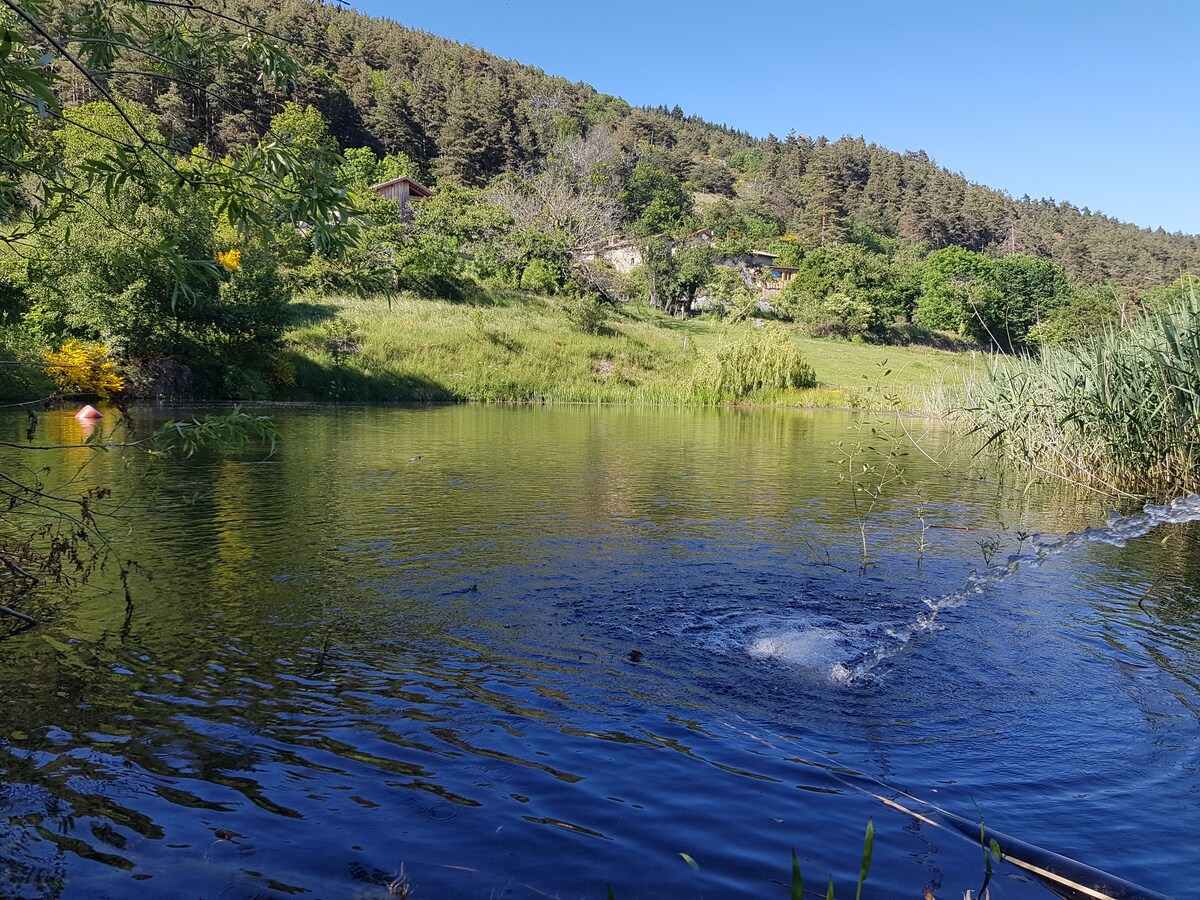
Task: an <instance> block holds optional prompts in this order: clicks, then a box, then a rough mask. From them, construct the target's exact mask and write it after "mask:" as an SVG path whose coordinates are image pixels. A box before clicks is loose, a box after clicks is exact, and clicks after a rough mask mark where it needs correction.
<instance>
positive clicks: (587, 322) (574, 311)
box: [566, 296, 609, 334]
mask: <svg viewBox="0 0 1200 900" xmlns="http://www.w3.org/2000/svg"><path fill="white" fill-rule="evenodd" d="M608 312H609V307H608V304H607V303H605V302H604V301H602V300H600V299H599V298H598V297H595V296H587V297H577V298H573V299H572V300H571V301H570V302H569V303H568V305H567V306H566V313H567V318H569V319H570V320H571V324H573V325H574V326H575V327H576V328H578V329H579V330H580V331H582V332H583V333H584V334H599V333H600V330H601V329H602V328H604V323H605V322H607V321H608Z"/></svg>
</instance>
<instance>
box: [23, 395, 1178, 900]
mask: <svg viewBox="0 0 1200 900" xmlns="http://www.w3.org/2000/svg"><path fill="white" fill-rule="evenodd" d="M277 419H278V421H279V425H280V427H281V429H282V430H283V432H284V434H285V441H284V442H283V443H282V444H281V445H280V448H279V451H278V452H277V454H276V456H275V457H273V458H272V459H271V460H268V461H265V462H264V461H262V460H260V459H257V458H255V457H254V456H252V455H250V454H247V455H245V456H244V457H236V456H235V457H220V458H218V457H209V458H204V459H194V460H189V461H187V462H181V463H175V464H171V465H170V466H169V467H167V469H166V471H165V473H159V474H157V475H155V474H153V473H150V474H149V475H148V473H146V472H145V471H144V469H143V468H142V467H141V465H140V464H130V463H129V462H128V461H127V460H125V459H123V458H121V457H120V455H118V454H103V455H98V456H94V458H90V459H89V451H68V452H66V453H64V454H63V458H61V459H58V460H56V461H55V467H56V471H58V470H62V471H67V470H72V471H73V467H77V466H79V465H81V464H84V463H85V462H86V463H87V469H86V470H85V471H86V477H87V478H91V479H94V480H95V481H96V482H97V483H104V484H112V485H113V486H114V487H115V488H116V489H117V496H118V497H119V498H121V500H123V501H125V502H126V503H127V504H128V505H127V506H126V507H125V508H124V509H123V510H122V511H121V513H120V518H119V520H118V521H116V522H114V523H112V524H111V525H110V526H108V527H109V531H110V533H112V534H114V537H115V538H116V539H117V540H118V541H119V545H120V552H121V553H122V555H123V556H124V555H125V554H127V553H132V555H134V556H136V557H137V559H138V560H139V561H140V562H141V563H142V565H143V566H144V567H145V568H146V569H147V571H148V572H150V573H151V574H152V580H151V581H149V582H148V583H145V584H141V585H139V587H138V590H137V600H136V603H135V606H134V608H133V610H132V614H131V615H130V616H129V617H128V619H126V610H125V607H124V603H123V601H122V600H120V599H118V597H119V595H106V594H103V593H99V594H97V593H85V594H78V595H76V596H72V597H57V598H55V597H46V598H44V602H45V603H46V608H47V611H53V615H52V618H51V620H50V623H49V624H47V625H45V626H43V627H41V628H39V629H36V630H33V631H29V632H25V633H22V634H20V635H17V636H15V637H12V638H10V639H8V640H6V641H4V642H3V643H0V653H2V654H3V656H2V662H0V691H2V692H3V697H4V703H3V704H2V705H0V717H2V718H0V767H2V768H3V770H4V773H5V777H4V779H3V782H2V783H0V807H2V808H3V818H2V819H0V896H5V897H7V896H13V897H43V896H64V897H94V896H124V895H128V894H131V893H133V892H135V891H139V890H146V891H150V892H151V894H152V895H158V896H175V895H179V896H206V897H211V896H222V897H242V896H244V897H260V896H285V895H292V894H305V895H307V896H318V897H341V896H360V897H370V896H380V897H382V896H388V893H389V891H393V892H394V891H395V890H397V887H396V886H397V885H398V884H399V882H400V879H402V878H404V879H407V880H408V881H409V882H410V883H411V884H412V886H413V888H414V889H415V890H416V892H417V896H427V897H440V896H454V897H475V896H478V897H492V896H501V895H503V896H543V895H550V896H563V897H574V896H578V897H604V896H606V895H607V891H608V889H609V886H611V888H612V890H613V893H614V894H615V896H617V897H620V898H625V897H638V896H643V897H661V896H711V897H727V896H753V897H761V896H787V885H788V883H789V880H790V860H791V851H792V849H793V848H794V849H795V850H796V852H797V856H798V858H799V860H800V863H801V865H802V867H803V869H804V871H805V874H806V877H808V878H809V880H810V881H812V883H818V882H823V881H824V879H825V877H826V875H827V874H828V873H832V874H833V875H834V878H835V880H836V881H837V883H838V885H839V886H840V891H839V895H840V894H841V893H845V892H846V891H848V890H850V889H852V885H853V883H854V881H855V879H856V877H857V869H858V862H859V852H860V849H861V840H862V832H863V829H864V827H865V824H866V821H867V820H868V819H872V818H873V819H874V820H875V823H876V834H877V840H876V847H875V865H874V869H873V873H872V876H871V879H870V880H869V881H868V885H869V886H870V889H871V890H870V893H871V896H873V897H875V896H878V897H889V896H896V897H900V896H903V897H911V896H919V895H920V891H921V889H922V887H923V886H925V885H929V886H930V887H931V889H932V890H933V891H934V892H935V893H936V894H937V896H946V897H959V896H962V893H963V891H964V890H966V889H968V888H970V889H972V890H974V889H977V888H978V884H979V882H980V881H981V878H982V860H981V858H980V851H979V848H978V847H972V846H971V845H970V843H969V842H968V841H965V840H959V839H957V838H954V837H953V836H949V835H947V834H945V833H941V832H939V831H937V830H935V829H931V828H929V827H928V826H926V825H924V824H923V823H921V822H920V821H919V820H915V819H913V818H911V817H907V816H905V815H903V814H901V813H899V812H896V811H894V810H889V809H888V808H886V807H883V806H881V805H880V804H879V803H877V802H876V801H875V800H874V799H872V798H871V797H870V796H868V794H867V793H864V792H862V791H858V790H855V789H853V786H852V785H850V786H848V785H849V783H848V782H847V781H846V779H845V778H844V777H843V776H842V774H841V773H842V772H845V771H851V772H859V773H862V774H863V775H865V776H868V777H869V778H873V779H879V780H881V781H883V782H886V783H887V784H890V785H894V786H895V787H897V788H900V789H903V790H905V791H908V792H910V793H912V794H915V795H917V796H921V797H925V798H926V799H929V800H932V801H934V802H936V803H937V805H939V806H942V807H944V808H947V809H952V810H955V811H957V812H959V813H961V814H963V815H965V816H967V817H970V818H975V817H977V816H978V814H979V812H982V813H983V815H984V816H985V817H986V819H987V822H988V823H989V825H991V826H993V827H995V828H998V829H1000V830H1002V831H1005V832H1008V833H1010V834H1012V835H1015V836H1019V837H1022V838H1024V839H1025V840H1028V841H1030V842H1033V843H1037V844H1040V845H1042V846H1045V847H1049V848H1050V849H1053V850H1055V851H1058V852H1060V853H1064V854H1066V855H1068V856H1073V857H1076V858H1079V859H1082V860H1084V861H1086V862H1088V863H1090V864H1092V865H1095V866H1098V867H1100V868H1106V869H1109V870H1111V871H1113V872H1115V873H1117V874H1119V875H1122V876H1124V877H1126V878H1130V879H1132V880H1135V881H1139V882H1142V883H1144V884H1146V885H1147V886H1150V887H1153V888H1157V889H1159V890H1165V891H1167V892H1169V893H1172V894H1173V895H1175V896H1188V891H1190V890H1192V888H1191V887H1190V886H1189V885H1187V884H1179V883H1177V879H1176V878H1175V876H1174V875H1173V872H1176V871H1178V869H1179V867H1180V866H1181V865H1182V863H1183V862H1184V861H1185V857H1186V856H1188V855H1189V854H1188V852H1187V850H1186V848H1187V847H1188V846H1189V842H1190V839H1191V835H1192V834H1193V833H1194V832H1195V830H1196V828H1197V827H1198V826H1200V808H1198V807H1200V768H1198V763H1200V753H1198V751H1197V746H1198V744H1200V742H1198V741H1197V736H1198V735H1197V732H1198V724H1200V717H1198V715H1197V713H1198V705H1197V686H1198V685H1197V681H1198V679H1200V662H1198V661H1197V657H1196V654H1195V645H1196V638H1197V634H1198V627H1200V621H1198V615H1200V613H1198V612H1197V610H1198V608H1200V607H1198V606H1197V604H1196V602H1195V592H1196V585H1197V584H1198V583H1200V571H1197V568H1196V567H1197V563H1196V560H1197V559H1200V555H1198V554H1197V553H1196V552H1195V551H1196V549H1197V548H1196V547H1195V546H1194V545H1195V543H1196V542H1197V541H1198V540H1200V538H1198V537H1197V534H1198V533H1200V532H1197V531H1196V530H1195V529H1194V528H1190V527H1188V526H1180V525H1168V526H1163V527H1162V528H1159V529H1157V530H1156V531H1154V532H1153V535H1152V536H1150V537H1147V538H1143V539H1140V540H1133V541H1131V542H1129V543H1128V545H1127V546H1125V547H1111V546H1107V545H1103V544H1096V543H1087V542H1081V543H1080V544H1079V545H1078V546H1077V547H1074V548H1073V549H1072V550H1071V552H1070V553H1067V554H1063V555H1061V556H1058V557H1056V558H1054V559H1047V560H1046V562H1045V564H1044V565H1042V566H1041V567H1039V568H1036V569H1026V568H1022V569H1020V570H1019V571H1016V572H1014V573H1012V574H1011V575H1010V576H1009V577H1007V578H1005V579H1003V580H997V581H995V582H994V583H989V584H987V585H985V586H984V589H983V590H982V592H979V593H974V594H972V595H971V596H970V597H969V598H964V599H968V600H969V602H967V603H966V604H965V605H963V606H959V607H957V608H946V609H945V611H944V612H942V614H941V617H940V619H939V625H941V626H942V628H941V630H940V631H937V632H934V633H924V634H915V633H914V634H913V635H911V637H912V639H911V640H910V641H908V642H906V643H905V644H904V645H903V646H902V647H900V648H899V649H898V652H895V653H894V654H893V655H889V656H888V657H887V658H886V659H884V660H883V661H882V662H881V663H880V664H879V665H878V666H877V667H875V668H874V669H873V670H872V672H871V677H870V678H868V679H862V680H860V681H850V682H848V683H839V682H837V681H836V680H831V679H830V678H829V677H828V676H829V673H830V672H831V671H835V670H836V669H837V667H838V666H839V665H842V666H846V665H850V664H852V663H853V662H854V661H855V660H859V659H862V658H864V657H865V656H867V655H869V654H871V653H872V652H873V650H874V649H875V648H878V647H882V646H889V647H894V644H895V642H894V640H892V639H891V638H889V631H890V632H892V633H895V632H896V631H897V630H898V629H903V628H904V627H906V626H907V625H909V624H910V623H912V622H913V621H914V620H915V617H916V616H918V615H919V614H921V613H922V611H924V610H927V609H928V605H927V602H926V599H927V598H937V597H944V596H946V595H948V594H950V593H952V592H954V591H956V590H958V589H960V588H961V587H962V586H963V585H965V584H967V579H968V576H969V574H970V573H971V571H972V570H983V569H985V568H986V565H987V563H988V561H989V559H998V560H1003V559H1005V558H1006V557H1007V556H1008V555H1009V554H1011V553H1015V552H1018V550H1022V549H1023V550H1025V551H1028V550H1029V548H1030V546H1031V544H1030V543H1029V540H1030V539H1029V538H1027V537H1024V535H1025V533H1031V534H1032V533H1041V534H1043V535H1047V536H1048V537H1044V538H1042V540H1044V541H1051V540H1053V539H1054V538H1053V535H1055V534H1065V533H1066V532H1068V531H1078V530H1080V529H1083V528H1085V527H1087V526H1088V525H1095V524H1097V523H1100V522H1102V521H1103V519H1104V512H1105V511H1104V510H1103V509H1102V508H1100V507H1098V506H1096V505H1095V501H1087V500H1083V501H1081V500H1080V499H1079V498H1077V497H1072V496H1070V495H1068V494H1064V493H1062V492H1057V493H1052V492H1049V491H1047V492H1044V493H1039V492H1038V491H1036V490H1034V491H1024V490H1020V489H1018V488H1017V487H1016V486H1013V487H1011V488H1010V487H1009V486H1008V485H1006V484H1005V483H1004V482H1003V481H1002V480H1000V479H999V478H998V476H995V475H994V474H993V473H987V472H984V471H980V470H978V469H972V468H970V467H969V464H967V463H964V462H963V461H962V460H954V459H953V453H954V451H955V449H956V448H955V443H954V441H953V439H952V438H951V437H950V436H949V435H946V434H943V433H941V432H939V431H936V430H935V431H933V432H932V433H930V434H927V435H926V437H925V439H924V441H923V448H924V449H925V450H926V452H928V453H929V454H930V456H932V457H934V458H935V459H937V460H938V461H939V462H940V463H941V464H943V465H946V464H951V465H952V466H953V468H952V470H951V471H945V470H943V469H942V468H940V467H939V466H937V465H935V464H934V463H933V462H932V461H931V460H929V459H926V458H925V457H924V456H922V455H920V454H915V453H914V454H910V456H909V457H908V458H907V459H906V460H905V466H906V473H905V474H906V482H905V483H904V484H899V485H896V486H895V487H893V488H891V489H889V491H888V492H887V493H885V495H884V498H883V502H881V503H880V504H879V505H878V506H877V508H876V509H875V510H874V511H873V512H872V515H871V517H870V520H869V521H867V522H866V523H865V525H866V529H867V536H868V550H869V553H868V558H867V559H866V561H865V563H866V564H865V565H864V560H863V558H862V554H861V543H860V531H859V524H860V523H859V522H857V521H856V520H855V519H854V514H853V506H852V503H851V498H850V496H849V494H848V488H847V486H846V485H844V484H842V485H839V484H838V481H837V476H838V467H837V465H836V463H835V462H834V461H833V460H834V459H835V456H836V454H835V452H834V451H833V443H834V442H835V441H837V440H846V439H847V434H848V432H847V428H848V426H849V425H850V423H851V419H850V417H849V416H848V415H846V414H840V413H814V412H807V411H792V410H785V411H758V412H746V411H736V410H725V411H694V410H682V411H681V410H630V409H590V408H567V409H531V408H513V409H510V408H486V407H484V408H481V407H454V408H433V409H344V410H309V409H284V410H281V411H279V412H278V415H277ZM49 425H50V427H51V429H54V428H61V429H64V430H65V429H68V428H70V427H72V426H71V424H70V422H69V420H68V419H66V417H62V418H61V419H53V420H52V421H51V422H50V423H49ZM1023 537H1024V539H1023ZM889 641H890V642H891V643H889ZM681 853H686V854H688V856H689V857H690V858H692V859H694V860H695V861H696V862H697V863H698V865H699V869H698V870H697V869H693V868H692V867H691V866H689V865H688V864H687V863H686V862H685V861H684V860H683V859H682V857H681V856H680V854H681ZM998 868H1001V867H998ZM1002 868H1003V870H1002V871H998V873H997V880H996V881H994V882H993V895H994V896H997V897H1004V896H1008V897H1021V896H1031V897H1036V896H1047V894H1046V893H1045V891H1044V889H1043V888H1041V887H1040V886H1038V885H1037V884H1035V883H1034V882H1032V881H1030V880H1029V879H1028V876H1026V875H1023V874H1022V873H1021V872H1020V871H1019V870H1017V869H1015V868H1013V867H1011V866H1009V867H1002ZM139 882H144V884H139Z"/></svg>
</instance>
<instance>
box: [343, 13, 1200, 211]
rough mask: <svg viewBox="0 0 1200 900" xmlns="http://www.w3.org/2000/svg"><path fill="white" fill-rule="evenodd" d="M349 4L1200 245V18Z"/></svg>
mask: <svg viewBox="0 0 1200 900" xmlns="http://www.w3.org/2000/svg"><path fill="white" fill-rule="evenodd" d="M351 2H352V4H353V5H354V6H355V7H356V8H358V9H359V10H361V11H363V12H366V13H370V14H371V15H376V16H386V17H388V18H392V19H395V20H397V21H399V22H401V23H403V24H405V25H408V26H411V27H414V28H420V29H422V30H425V31H430V32H433V33H435V34H439V35H442V36H444V37H447V38H450V39H452V40H456V41H461V42H464V43H468V44H472V45H474V46H476V47H481V48H483V49H486V50H489V51H491V52H493V53H495V54H497V55H499V56H504V57H509V58H512V59H516V60H518V61H520V62H523V63H527V64H529V65H533V66H537V67H539V68H541V69H543V70H544V71H546V72H547V73H549V74H552V75H561V76H563V77H565V78H569V79H570V80H572V81H585V82H588V83H589V84H592V85H593V86H595V87H596V88H597V89H598V90H600V91H603V92H605V93H609V94H615V95H617V96H620V97H624V98H625V99H626V100H628V101H629V102H630V103H632V104H634V105H635V106H640V105H651V106H657V105H659V104H666V105H667V106H674V105H676V104H678V105H679V106H681V107H682V108H683V110H684V112H686V113H688V114H693V115H699V116H702V117H704V118H705V119H708V120H710V121H714V122H723V123H725V124H727V125H730V126H732V127H735V128H738V129H741V130H744V131H748V132H750V133H751V134H754V135H756V136H759V137H765V136H766V135H767V134H768V133H772V132H773V133H775V134H777V135H779V136H780V137H782V136H784V135H786V134H787V133H788V131H790V130H795V131H796V132H797V133H799V134H807V135H811V136H813V137H816V136H818V135H822V134H823V135H826V136H828V137H830V138H836V137H840V136H841V135H843V134H853V135H862V136H863V137H865V138H866V139H867V140H868V141H872V142H874V143H877V144H880V145H882V146H884V147H888V148H890V149H893V150H916V149H924V150H925V151H926V152H928V153H929V155H930V156H931V157H933V158H934V159H935V160H937V161H938V162H939V163H940V164H941V165H943V166H945V167H946V168H948V169H951V170H953V171H956V172H961V173H962V174H963V175H965V176H966V177H967V178H968V179H970V180H971V181H975V182H980V183H982V184H987V185H989V186H991V187H995V188H1000V189H1002V190H1005V191H1008V192H1009V193H1010V194H1012V195H1013V196H1016V197H1020V196H1021V195H1023V194H1029V195H1030V196H1032V197H1053V198H1055V199H1057V200H1069V201H1070V202H1072V203H1074V204H1076V205H1077V206H1080V207H1084V206H1086V207H1089V208H1091V209H1092V210H1094V211H1100V212H1104V213H1106V214H1108V215H1111V216H1115V217H1117V218H1119V219H1122V220H1123V221H1127V222H1134V223H1136V224H1138V225H1142V226H1148V227H1152V228H1155V227H1160V226H1161V227H1163V228H1165V229H1167V230H1168V231H1184V232H1189V233H1200V170H1198V169H1197V160H1198V157H1200V152H1198V151H1200V52H1198V48H1200V0H1140V2H1139V0H1128V2H1116V0H1092V2H1080V0H1040V2H1036V0H1011V2H1008V3H977V2H974V0H959V2H954V3H951V2H921V0H913V2H908V3H902V2H899V0H858V2H855V0H821V2H814V0H791V2H775V0H766V2H757V3H749V2H742V3H738V2H729V0H726V2H721V3H715V2H709V0H693V2H656V0H641V2H631V0H606V2H600V3H586V4H585V3H573V2H565V0H564V2H549V0H528V2H508V3H506V2H503V0H462V2H455V0H417V2H410V0H351Z"/></svg>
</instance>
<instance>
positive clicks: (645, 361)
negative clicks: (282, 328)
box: [279, 290, 976, 411]
mask: <svg viewBox="0 0 1200 900" xmlns="http://www.w3.org/2000/svg"><path fill="white" fill-rule="evenodd" d="M297 309H298V310H299V311H300V312H301V314H302V315H301V318H302V321H300V322H298V324H296V325H295V326H294V327H293V328H292V329H291V330H290V331H289V333H288V336H287V350H286V351H285V355H284V357H283V368H284V370H285V374H284V376H283V378H282V379H281V380H282V381H284V382H288V381H294V383H292V384H286V385H285V386H283V387H281V388H280V391H279V393H280V396H282V397H285V398H288V399H340V400H356V401H437V400H442V401H466V400H477V401H490V402H567V403H648V404H713V403H724V402H746V403H754V404H773V405H774V404H786V405H800V406H874V407H890V406H894V405H899V406H900V408H903V409H909V410H914V411H917V410H919V411H926V410H930V409H934V408H938V407H939V403H938V397H939V395H940V393H941V392H943V391H945V390H946V389H953V388H955V387H956V386H957V385H959V384H961V383H962V380H963V377H964V374H965V373H966V372H967V371H969V370H970V368H971V367H972V366H973V365H975V364H976V363H975V361H974V360H975V357H974V356H973V355H972V354H970V353H962V352H950V351H946V350H939V349H932V348H928V347H922V346H915V345H914V346H907V347H900V346H888V347H883V346H874V345H868V344H859V343H851V342H844V341H829V340H817V339H813V338H807V337H802V336H800V334H799V332H798V331H797V330H795V329H793V328H790V327H788V326H784V325H782V324H779V323H727V322H722V321H719V320H716V319H709V318H699V319H689V320H683V319H677V318H673V317H669V316H666V315H663V314H662V313H660V312H658V311H656V310H652V309H649V308H647V307H646V306H644V305H638V304H624V305H622V306H620V307H618V308H617V309H615V310H612V311H611V312H609V314H608V316H607V318H606V321H605V322H604V323H603V324H601V325H600V326H599V327H598V328H597V329H596V331H595V333H588V332H585V331H583V330H581V329H580V328H579V326H578V324H577V317H576V316H574V315H573V314H572V311H571V310H570V309H568V308H565V307H564V306H562V305H561V304H560V302H559V301H557V300H555V299H553V298H546V297H540V296H535V295H529V294H525V293H522V292H517V291H496V290H493V291H489V292H487V293H485V294H483V295H481V296H480V297H478V298H473V302H472V303H470V304H464V303H455V302H449V301H445V300H426V299H419V298H417V297H414V296H410V295H402V296H400V297H397V298H393V299H392V301H391V302H390V303H388V302H386V301H384V300H381V299H362V298H357V297H327V298H322V299H321V300H320V302H316V303H308V304H298V305H297ZM756 325H758V326H760V327H756ZM779 334H783V335H786V338H787V341H789V342H790V343H791V346H793V347H795V348H796V349H798V350H799V351H800V353H801V354H803V357H804V358H806V359H807V362H808V364H809V365H811V366H812V368H813V369H814V370H815V373H816V381H817V383H816V385H815V386H809V387H794V386H792V387H788V386H777V387H761V388H757V389H752V390H748V391H746V392H745V393H740V392H739V393H737V394H734V393H730V392H729V391H728V390H722V389H720V388H719V387H717V386H716V384H717V383H716V382H715V381H714V378H713V377H712V373H713V371H714V367H715V366H716V365H718V361H717V357H718V351H719V350H720V349H721V348H722V347H728V346H730V345H732V344H735V343H737V342H749V343H752V344H753V345H754V346H759V347H765V346H766V345H767V344H769V343H770V342H769V341H767V340H765V339H764V336H765V335H772V336H774V337H775V339H776V340H775V343H774V344H773V345H772V346H773V347H774V349H772V350H770V351H769V352H771V353H774V354H776V355H778V353H779V352H780V348H781V347H785V348H786V345H785V344H780V343H779V342H778V335H779ZM789 353H790V351H789ZM293 376H294V378H293ZM791 383H792V384H803V383H804V381H803V379H793V381H792V382H791ZM780 384H782V383H780Z"/></svg>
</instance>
